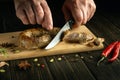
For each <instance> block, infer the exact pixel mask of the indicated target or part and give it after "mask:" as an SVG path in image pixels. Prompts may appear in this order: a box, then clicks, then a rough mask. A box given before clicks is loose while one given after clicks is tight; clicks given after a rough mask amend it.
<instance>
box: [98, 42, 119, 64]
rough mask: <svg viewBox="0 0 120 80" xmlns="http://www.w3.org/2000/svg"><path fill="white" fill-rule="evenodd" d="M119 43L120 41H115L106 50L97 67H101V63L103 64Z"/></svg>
mask: <svg viewBox="0 0 120 80" xmlns="http://www.w3.org/2000/svg"><path fill="white" fill-rule="evenodd" d="M117 43H118V41H115V42H113V43H111V44H110V45H109V46H108V47H107V48H105V50H104V51H103V52H102V58H101V59H100V60H99V61H98V62H97V66H99V64H100V62H102V61H103V60H104V59H105V58H106V57H107V56H108V55H109V54H110V52H111V51H112V49H113V48H114V47H115V45H116V44H117Z"/></svg>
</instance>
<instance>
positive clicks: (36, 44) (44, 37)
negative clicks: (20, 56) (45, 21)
mask: <svg viewBox="0 0 120 80" xmlns="http://www.w3.org/2000/svg"><path fill="white" fill-rule="evenodd" d="M59 30H60V28H57V27H54V28H53V30H51V31H47V30H45V29H43V28H32V29H27V30H25V31H23V32H21V33H20V35H19V47H21V48H25V49H36V48H43V47H45V46H46V45H47V44H48V43H49V42H50V41H51V40H52V38H53V37H54V36H55V35H56V34H57V32H58V31H59Z"/></svg>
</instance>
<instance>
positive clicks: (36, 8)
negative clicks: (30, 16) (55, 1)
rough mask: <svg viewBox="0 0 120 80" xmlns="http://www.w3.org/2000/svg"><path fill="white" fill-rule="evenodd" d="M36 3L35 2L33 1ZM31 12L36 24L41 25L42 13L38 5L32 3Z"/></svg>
mask: <svg viewBox="0 0 120 80" xmlns="http://www.w3.org/2000/svg"><path fill="white" fill-rule="evenodd" d="M35 2H36V1H35ZM33 10H34V13H35V18H36V22H37V23H38V24H41V23H42V22H43V17H44V11H43V8H42V7H41V5H40V3H34V6H33Z"/></svg>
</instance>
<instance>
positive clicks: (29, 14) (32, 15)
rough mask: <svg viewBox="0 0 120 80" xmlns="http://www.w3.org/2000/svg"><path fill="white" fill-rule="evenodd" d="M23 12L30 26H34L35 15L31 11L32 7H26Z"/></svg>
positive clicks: (28, 5)
mask: <svg viewBox="0 0 120 80" xmlns="http://www.w3.org/2000/svg"><path fill="white" fill-rule="evenodd" d="M25 12H26V15H27V17H28V19H29V22H30V24H36V20H35V14H34V12H33V10H32V6H31V5H30V4H27V5H26V8H25Z"/></svg>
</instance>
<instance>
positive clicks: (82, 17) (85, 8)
mask: <svg viewBox="0 0 120 80" xmlns="http://www.w3.org/2000/svg"><path fill="white" fill-rule="evenodd" d="M62 10H63V13H64V16H65V19H66V20H69V19H71V18H74V20H75V22H76V24H78V25H81V24H86V22H87V21H89V20H90V19H91V18H92V16H93V15H94V13H95V10H96V5H95V3H94V1H93V0H66V1H65V2H64V4H63V8H62Z"/></svg>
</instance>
